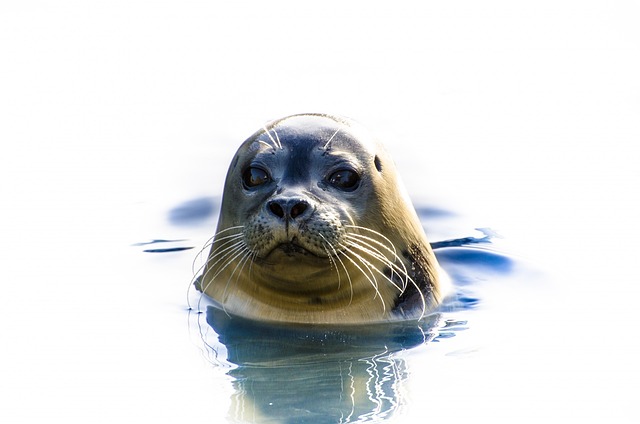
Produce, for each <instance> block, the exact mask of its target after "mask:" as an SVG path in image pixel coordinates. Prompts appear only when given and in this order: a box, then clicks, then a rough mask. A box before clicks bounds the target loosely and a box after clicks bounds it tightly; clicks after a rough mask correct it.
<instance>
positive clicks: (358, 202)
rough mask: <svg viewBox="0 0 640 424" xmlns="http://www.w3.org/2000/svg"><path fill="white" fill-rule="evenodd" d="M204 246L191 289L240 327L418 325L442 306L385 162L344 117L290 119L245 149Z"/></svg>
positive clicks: (421, 239) (413, 221) (434, 267)
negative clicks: (238, 320)
mask: <svg viewBox="0 0 640 424" xmlns="http://www.w3.org/2000/svg"><path fill="white" fill-rule="evenodd" d="M210 244H211V248H210V251H209V255H208V258H207V261H206V263H205V265H204V268H203V269H204V270H203V273H202V275H201V276H200V278H199V279H198V280H197V282H196V287H197V289H198V290H199V291H201V292H202V293H204V294H206V295H207V296H209V297H210V298H212V299H213V300H214V301H216V302H217V303H219V304H220V305H221V307H222V308H224V310H225V311H227V313H229V314H235V315H239V316H242V317H245V318H250V319H257V320H260V321H274V322H289V323H309V324H359V323H373V322H383V321H390V320H398V319H420V318H422V317H424V316H425V314H427V313H429V312H430V311H431V310H433V308H435V307H436V306H437V305H438V304H439V302H440V301H441V298H442V293H441V285H440V282H439V280H440V277H439V274H441V271H440V270H439V266H438V263H437V261H436V258H435V256H434V254H433V251H432V249H431V246H430V244H429V242H428V241H427V238H426V236H425V233H424V230H423V228H422V225H421V224H420V221H419V219H418V216H417V214H416V212H415V209H414V208H413V206H412V204H411V201H410V199H409V197H408V195H407V193H406V190H405V189H404V187H403V185H402V184H401V181H400V178H399V176H398V173H397V171H396V169H395V166H394V163H393V161H392V160H391V158H390V157H389V155H388V154H387V153H386V151H385V150H384V148H383V146H382V145H381V144H380V143H379V142H378V141H377V140H376V138H374V137H373V135H372V134H371V133H369V132H368V131H367V130H366V129H365V128H363V127H362V126H361V125H360V124H358V123H356V122H355V121H352V120H350V119H346V118H341V117H337V116H332V115H324V114H301V115H293V116H289V117H286V118H283V119H279V120H276V121H272V122H270V123H268V124H267V125H265V126H263V127H262V128H261V129H260V130H259V131H257V132H256V133H254V134H253V135H252V136H251V137H249V138H248V139H247V140H246V141H245V142H244V143H242V145H241V146H240V147H239V149H238V151H237V153H236V155H235V157H234V158H233V160H232V162H231V165H230V167H229V170H228V172H227V177H226V181H225V186H224V193H223V197H222V204H221V209H220V215H219V221H218V227H217V230H216V233H215V235H214V236H213V237H212V239H211V242H210ZM206 248H208V245H207V246H205V249H206Z"/></svg>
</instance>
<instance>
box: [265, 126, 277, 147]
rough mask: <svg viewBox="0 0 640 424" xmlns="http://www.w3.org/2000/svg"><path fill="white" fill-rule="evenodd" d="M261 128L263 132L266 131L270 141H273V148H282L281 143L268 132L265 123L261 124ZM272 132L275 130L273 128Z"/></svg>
mask: <svg viewBox="0 0 640 424" xmlns="http://www.w3.org/2000/svg"><path fill="white" fill-rule="evenodd" d="M262 129H263V130H264V132H266V133H267V136H268V137H269V139H270V140H271V142H272V143H273V145H274V146H275V148H277V149H282V145H281V144H279V143H278V141H276V139H274V138H273V136H272V135H271V133H270V132H269V130H268V129H267V127H266V126H265V125H263V126H262ZM274 132H275V130H274ZM276 135H277V133H276Z"/></svg>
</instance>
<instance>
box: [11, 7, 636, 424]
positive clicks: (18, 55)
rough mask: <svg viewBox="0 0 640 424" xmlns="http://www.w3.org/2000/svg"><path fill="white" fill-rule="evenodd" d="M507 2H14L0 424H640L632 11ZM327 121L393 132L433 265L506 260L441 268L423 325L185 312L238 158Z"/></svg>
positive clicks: (388, 137) (393, 149)
mask: <svg viewBox="0 0 640 424" xmlns="http://www.w3.org/2000/svg"><path fill="white" fill-rule="evenodd" d="M512 3H513V2H502V1H498V0H495V1H489V2H482V3H478V2H472V1H458V2H430V1H427V2H421V3H420V4H418V3H415V4H412V5H411V6H408V5H407V6H399V5H395V4H394V5H393V6H391V5H389V6H378V5H374V4H373V3H366V4H365V3H358V2H350V3H349V4H345V3H344V2H333V1H326V2H323V3H322V4H321V5H318V6H315V7H311V6H307V5H305V6H304V7H303V6H301V5H299V4H297V3H295V2H286V1H285V2H276V3H272V2H270V3H269V4H267V3H265V4H264V5H260V4H250V3H245V2H235V3H233V4H229V5H219V4H216V3H215V2H211V3H207V4H203V3H200V2H195V1H194V2H191V1H181V2H174V1H172V0H167V1H164V2H160V3H157V4H154V6H153V7H151V6H150V5H149V4H147V2H142V1H137V0H132V1H127V2H118V1H113V2H109V3H108V4H107V3H105V4H98V3H90V4H89V3H88V4H82V5H81V4H79V3H77V2H74V1H71V0H69V1H67V0H63V1H60V2H55V4H53V3H51V2H39V1H37V0H34V1H25V2H3V3H2V5H0V51H1V53H2V57H3V59H4V60H3V66H2V71H1V74H2V78H0V93H1V95H0V116H2V119H1V122H0V140H1V141H2V146H3V150H2V154H1V155H0V202H1V205H0V206H1V207H0V240H1V243H0V281H1V282H2V286H1V289H0V336H1V337H2V349H0V388H2V389H3V390H2V396H0V421H2V422H18V423H19V422H28V423H31V422H41V421H45V420H46V421H50V420H54V419H59V420H64V421H65V422H70V423H73V422H98V423H99V422H105V423H106V422H109V423H111V422H178V421H180V422H215V423H219V422H225V421H228V420H234V419H236V420H241V419H242V420H245V421H248V422H261V421H265V420H267V421H268V419H271V420H272V421H276V422H278V421H280V422H283V421H284V422H287V420H295V419H297V418H300V417H306V418H309V419H310V417H314V420H315V419H316V418H317V419H318V420H321V419H322V418H318V417H319V415H318V411H319V408H321V404H324V405H331V410H330V411H327V415H328V416H330V417H333V418H337V417H339V418H338V419H336V421H339V420H342V421H349V420H350V421H352V422H353V421H356V419H357V417H368V418H370V419H371V420H372V421H374V419H379V420H384V421H385V422H400V423H405V422H428V421H429V420H431V421H433V422H436V421H444V420H446V422H470V421H477V420H487V421H489V420H490V421H493V422H540V421H548V422H558V421H568V420H571V421H581V420H586V419H590V420H607V421H609V422H621V423H624V422H638V417H639V413H638V408H637V402H636V397H637V393H638V390H639V389H640V387H639V386H640V366H639V364H638V360H637V358H638V357H639V356H640V355H639V354H640V342H639V341H638V337H637V336H636V333H637V326H638V323H639V320H638V317H637V299H638V294H639V289H638V287H639V286H638V273H637V260H636V256H637V246H636V245H635V244H636V241H637V240H638V239H639V238H640V231H639V230H640V229H639V228H638V224H637V221H638V219H637V217H638V216H640V199H639V196H638V190H637V182H638V181H640V168H638V166H637V162H638V155H637V153H636V150H637V149H636V145H637V141H638V139H640V121H639V120H638V116H640V103H639V102H638V99H640V85H639V83H638V78H637V75H639V74H640V51H639V50H640V44H639V43H638V40H640V34H639V32H638V31H639V29H638V26H637V22H636V20H637V19H636V17H637V16H638V12H639V11H638V6H637V5H635V3H633V2H616V3H615V4H612V3H611V2H604V1H597V0H596V1H588V2H574V1H561V2H558V1H554V2H550V1H539V2H536V3H535V4H524V3H523V4H518V5H515V4H512ZM308 111H319V112H330V113H335V114H342V115H346V116H350V117H352V118H354V119H357V120H359V121H361V122H362V123H363V124H364V125H366V126H367V127H369V128H370V129H371V130H372V131H374V132H375V133H377V134H379V135H380V137H381V138H382V139H383V140H384V141H385V144H386V145H387V146H388V148H389V150H390V153H391V155H392V157H393V158H394V160H395V161H396V164H397V166H398V168H399V170H400V173H401V175H402V177H403V180H404V182H405V185H406V186H407V189H408V192H409V193H410V194H411V197H412V198H413V199H414V202H415V204H416V206H417V207H418V210H419V213H420V216H421V218H422V219H423V223H424V226H425V229H426V231H427V233H428V236H429V239H430V240H431V241H432V242H439V241H442V240H451V239H460V238H466V237H475V238H482V237H484V233H482V232H481V231H478V230H476V228H483V229H487V228H488V229H491V230H492V231H494V232H495V233H496V234H497V235H500V236H501V237H502V238H499V237H495V236H494V237H493V238H492V239H491V243H490V244H487V243H480V244H471V245H466V246H461V247H447V246H445V247H442V246H441V247H440V249H438V255H439V257H440V259H441V261H442V263H443V266H445V268H447V270H448V271H449V272H450V273H451V274H452V275H453V276H454V280H455V282H456V290H457V291H458V293H459V297H458V298H457V300H458V301H459V303H452V304H448V305H447V306H448V308H445V309H444V310H443V311H441V312H440V314H439V315H438V316H437V317H434V321H433V322H432V321H429V323H428V325H427V326H426V327H425V328H415V327H414V328H409V329H405V328H394V327H392V328H386V329H382V330H381V329H375V331H374V332H372V333H367V337H366V338H365V340H355V339H353V338H346V339H342V338H334V339H332V340H328V341H326V342H325V340H324V339H323V338H322V336H323V334H324V333H322V332H320V333H317V334H313V331H311V333H312V334H307V333H306V332H302V333H301V332H300V331H299V330H296V329H280V330H282V331H283V332H284V333H277V335H278V337H279V336H280V335H281V334H284V335H286V336H287V338H288V337H289V336H290V335H291V336H296V337H298V336H299V337H301V338H304V337H307V336H308V337H312V340H311V342H310V344H307V342H306V339H305V343H297V346H295V344H296V343H294V346H293V347H291V345H288V346H286V347H281V346H277V345H276V346H273V345H271V344H270V342H269V339H268V338H267V339H266V340H265V339H263V338H261V337H262V336H261V335H262V333H259V334H255V331H254V333H253V334H252V333H251V328H250V327H249V328H244V327H242V328H235V329H234V328H231V329H228V331H223V330H222V329H221V327H220V325H221V324H220V322H218V321H217V320H216V319H214V318H212V317H210V316H209V314H206V313H205V314H200V315H196V314H194V313H193V312H189V310H188V309H187V299H186V293H187V286H188V285H189V281H190V280H191V277H192V271H191V263H192V261H193V259H194V257H195V256H196V253H197V251H198V249H199V248H200V247H201V246H202V245H203V244H204V243H205V241H206V240H207V239H208V238H209V237H210V236H211V235H212V233H213V231H214V228H215V224H216V222H215V217H216V213H217V208H218V207H219V198H220V195H221V190H222V181H223V179H224V175H225V173H226V169H227V166H228V162H229V161H230V159H231V157H232V155H233V152H234V151H235V149H236V147H237V146H238V145H239V144H240V142H241V141H242V140H243V139H244V138H245V137H247V136H249V135H250V134H251V133H252V132H253V131H254V130H255V129H256V128H258V127H259V126H260V125H261V124H262V123H264V122H265V121H267V120H269V119H272V118H276V117H281V116H285V115H289V114H292V113H300V112H308ZM438 212H439V213H438ZM154 240H155V241H157V240H165V241H164V242H155V243H154ZM141 243H149V244H141ZM149 250H160V251H155V252H154V251H149ZM280 330H278V331H280ZM395 331H399V332H400V336H399V337H396V334H397V333H395ZM247 334H249V336H250V337H253V339H251V338H249V340H254V341H255V342H256V343H259V346H260V347H261V350H260V351H256V349H254V348H253V347H251V346H246V345H244V344H243V343H244V341H245V340H246V339H245V336H246V335H247ZM369 334H373V336H371V337H369V336H368V335H369ZM239 335H242V337H240V336H239ZM296 340H297V339H296ZM292 343H293V342H292ZM383 345H384V346H383ZM267 348H268V349H267ZM340 348H344V349H343V350H341V349H340ZM305 349H306V350H305ZM293 353H295V355H294V357H293V358H292V357H291V356H287V355H289V354H293ZM320 354H321V355H322V358H318V355H320ZM229 355H231V356H229ZM314 355H316V356H315V357H314ZM278 361H279V362H278ZM283 361H285V362H286V363H283ZM276 365H277V366H276ZM287 381H291V383H290V384H285V383H286V382H287ZM338 387H340V388H339V389H338ZM322 416H323V417H324V415H322ZM294 417H295V418H294ZM316 421H317V420H316Z"/></svg>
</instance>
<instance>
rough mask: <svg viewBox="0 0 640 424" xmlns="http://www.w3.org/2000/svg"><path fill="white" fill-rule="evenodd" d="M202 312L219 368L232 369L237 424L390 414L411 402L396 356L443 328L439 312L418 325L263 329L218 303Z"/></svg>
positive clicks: (233, 411)
mask: <svg viewBox="0 0 640 424" xmlns="http://www.w3.org/2000/svg"><path fill="white" fill-rule="evenodd" d="M202 315H204V316H205V317H206V325H208V326H209V327H210V328H211V329H213V330H214V331H215V334H217V336H218V337H217V340H216V341H209V340H206V337H203V340H204V341H205V343H206V344H207V345H208V347H209V349H210V350H212V351H213V352H211V354H212V355H213V356H214V357H215V358H216V362H217V363H218V364H220V365H225V364H224V363H223V362H224V361H227V362H228V364H227V366H230V367H231V370H230V371H229V375H230V376H232V377H233V378H234V383H233V384H234V389H235V395H234V396H233V399H232V406H231V409H230V411H229V415H230V416H231V418H233V419H234V420H236V421H240V422H282V423H304V422H313V423H324V422H326V423H340V422H344V423H347V422H355V421H367V420H368V419H373V418H377V419H380V418H385V417H388V416H390V415H391V414H393V413H394V412H395V411H398V410H399V409H401V408H402V407H403V406H404V405H405V404H406V397H405V396H404V394H403V383H404V381H405V380H406V378H407V376H408V373H407V370H406V364H405V361H404V359H402V358H399V357H396V355H395V354H396V353H398V352H400V351H402V350H404V349H409V348H412V347H415V346H417V345H421V344H424V343H426V342H428V341H430V340H432V339H433V338H434V337H436V336H437V335H438V331H437V328H438V327H441V326H446V324H444V323H443V322H442V316H441V315H440V314H434V315H431V316H429V317H427V318H426V319H423V320H422V321H421V322H420V323H417V322H415V321H412V322H398V323H380V324H371V325H365V326H357V327H336V326H331V327H323V326H317V325H303V326H300V325H297V326H287V325H281V324H275V325H274V324H265V323H262V322H257V321H252V320H247V319H244V318H240V317H236V316H234V317H230V316H228V315H227V314H226V313H225V312H224V311H222V310H221V309H219V308H217V307H215V306H208V307H207V309H206V314H200V316H202ZM201 334H202V335H203V336H204V335H205V334H207V331H203V332H201ZM223 353H224V359H223V360H222V361H221V357H222V356H223Z"/></svg>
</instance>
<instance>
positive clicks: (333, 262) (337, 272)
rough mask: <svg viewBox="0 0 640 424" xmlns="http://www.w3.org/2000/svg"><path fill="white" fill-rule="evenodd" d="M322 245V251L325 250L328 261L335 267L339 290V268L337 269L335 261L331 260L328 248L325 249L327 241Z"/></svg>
mask: <svg viewBox="0 0 640 424" xmlns="http://www.w3.org/2000/svg"><path fill="white" fill-rule="evenodd" d="M322 247H323V248H324V251H325V252H327V258H328V259H329V263H330V264H331V268H333V269H335V271H336V274H337V275H338V290H340V286H341V284H340V283H341V279H340V270H339V269H338V266H337V265H336V262H335V261H334V260H333V256H332V255H331V252H329V249H327V243H323V244H322Z"/></svg>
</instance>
